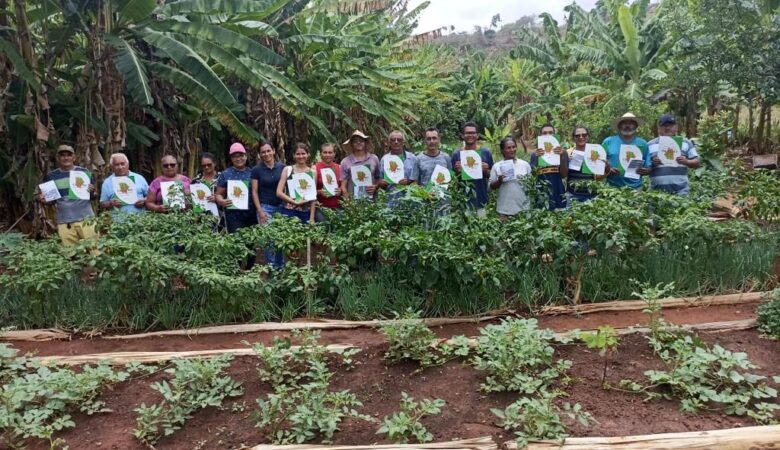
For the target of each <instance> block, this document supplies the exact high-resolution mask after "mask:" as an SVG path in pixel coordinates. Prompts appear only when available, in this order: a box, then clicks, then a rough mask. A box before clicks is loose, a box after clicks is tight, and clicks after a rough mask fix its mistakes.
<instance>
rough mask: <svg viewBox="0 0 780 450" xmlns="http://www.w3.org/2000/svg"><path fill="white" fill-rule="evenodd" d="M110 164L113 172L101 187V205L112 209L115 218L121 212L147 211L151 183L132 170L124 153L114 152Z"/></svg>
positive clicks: (135, 212) (112, 215)
mask: <svg viewBox="0 0 780 450" xmlns="http://www.w3.org/2000/svg"><path fill="white" fill-rule="evenodd" d="M109 164H110V165H111V171H112V172H113V173H112V174H111V175H109V177H108V178H106V179H105V180H103V184H102V185H101V187H100V207H101V208H103V209H110V210H111V217H112V218H113V219H114V220H116V219H117V218H118V217H119V215H120V214H137V213H142V212H145V211H146V209H145V208H144V203H146V195H147V194H148V193H149V184H148V183H147V182H146V180H145V179H144V177H143V176H141V175H140V174H137V173H135V172H132V171H130V161H129V160H128V159H127V155H125V154H124V153H114V154H112V155H111V159H109Z"/></svg>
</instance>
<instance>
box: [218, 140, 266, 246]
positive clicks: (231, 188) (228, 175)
mask: <svg viewBox="0 0 780 450" xmlns="http://www.w3.org/2000/svg"><path fill="white" fill-rule="evenodd" d="M229 154H230V162H231V164H232V165H231V166H230V167H228V168H227V169H225V170H223V171H222V173H220V174H219V178H217V204H218V205H219V206H221V207H223V208H225V228H227V231H228V233H235V232H236V231H238V230H239V229H241V228H245V227H251V226H252V225H257V211H255V205H254V203H253V202H252V200H251V191H250V189H249V186H250V183H251V177H252V168H251V167H249V166H248V165H247V154H246V149H245V148H244V146H243V145H241V144H240V143H238V142H236V143H235V144H233V145H231V146H230V153H229Z"/></svg>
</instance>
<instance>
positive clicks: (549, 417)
mask: <svg viewBox="0 0 780 450" xmlns="http://www.w3.org/2000/svg"><path fill="white" fill-rule="evenodd" d="M555 397H556V396H555V395H542V396H540V397H538V398H531V397H523V398H521V399H519V400H517V401H515V402H514V403H512V404H510V405H509V406H507V407H506V409H503V410H501V409H497V408H492V409H491V411H492V412H493V414H494V415H495V416H496V417H498V419H499V420H498V426H500V427H503V428H504V429H505V430H509V431H514V432H515V435H517V446H518V448H524V447H525V446H526V445H527V444H528V440H529V439H553V440H562V439H564V438H566V437H567V436H568V433H567V430H566V426H565V424H564V423H563V421H562V419H561V413H563V415H565V416H567V417H568V418H569V419H570V420H576V421H579V422H580V423H581V424H582V425H583V426H589V425H590V423H591V422H593V421H594V419H593V417H592V416H591V415H590V413H588V412H585V411H583V410H582V407H581V406H580V404H579V403H576V404H575V405H574V406H572V405H570V404H569V403H564V404H563V409H560V408H558V407H557V406H556V405H555V403H554V400H555Z"/></svg>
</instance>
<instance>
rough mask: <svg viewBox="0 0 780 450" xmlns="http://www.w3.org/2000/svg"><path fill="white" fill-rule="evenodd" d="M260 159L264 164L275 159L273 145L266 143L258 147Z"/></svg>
mask: <svg viewBox="0 0 780 450" xmlns="http://www.w3.org/2000/svg"><path fill="white" fill-rule="evenodd" d="M260 159H261V160H263V162H264V163H266V164H272V163H273V162H274V160H275V159H276V152H275V151H274V149H273V147H271V146H270V145H268V144H265V145H263V146H262V147H260Z"/></svg>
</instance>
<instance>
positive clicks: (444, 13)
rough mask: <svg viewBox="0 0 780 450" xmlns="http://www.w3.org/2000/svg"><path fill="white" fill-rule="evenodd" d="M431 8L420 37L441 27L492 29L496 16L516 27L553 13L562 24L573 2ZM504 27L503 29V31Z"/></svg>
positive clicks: (455, 3) (586, 0)
mask: <svg viewBox="0 0 780 450" xmlns="http://www.w3.org/2000/svg"><path fill="white" fill-rule="evenodd" d="M430 1H431V4H430V6H428V8H427V9H426V10H425V11H424V12H423V14H422V16H421V17H420V23H419V26H418V28H417V32H418V33H424V32H426V31H431V30H434V29H437V28H439V27H445V26H447V27H449V26H450V25H454V26H455V31H456V32H458V31H473V30H474V26H475V25H480V26H482V27H488V26H490V19H491V18H492V17H493V16H494V15H495V14H500V15H501V21H502V23H504V24H505V23H512V22H514V21H516V20H517V19H519V18H521V17H523V16H528V15H533V16H538V15H539V14H540V13H542V12H545V11H547V12H549V13H550V14H552V15H553V17H554V18H556V19H557V20H558V21H559V22H560V20H561V19H563V14H564V13H563V7H564V6H566V5H568V4H570V3H571V0H545V1H527V0H526V1H523V0H430ZM422 2H423V0H411V1H410V2H409V7H410V9H411V8H414V7H416V6H417V5H419V4H420V3H422ZM577 4H579V5H580V6H582V7H583V8H585V9H591V8H592V7H593V6H594V5H595V4H596V0H578V1H577ZM500 26H501V25H499V27H500Z"/></svg>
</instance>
